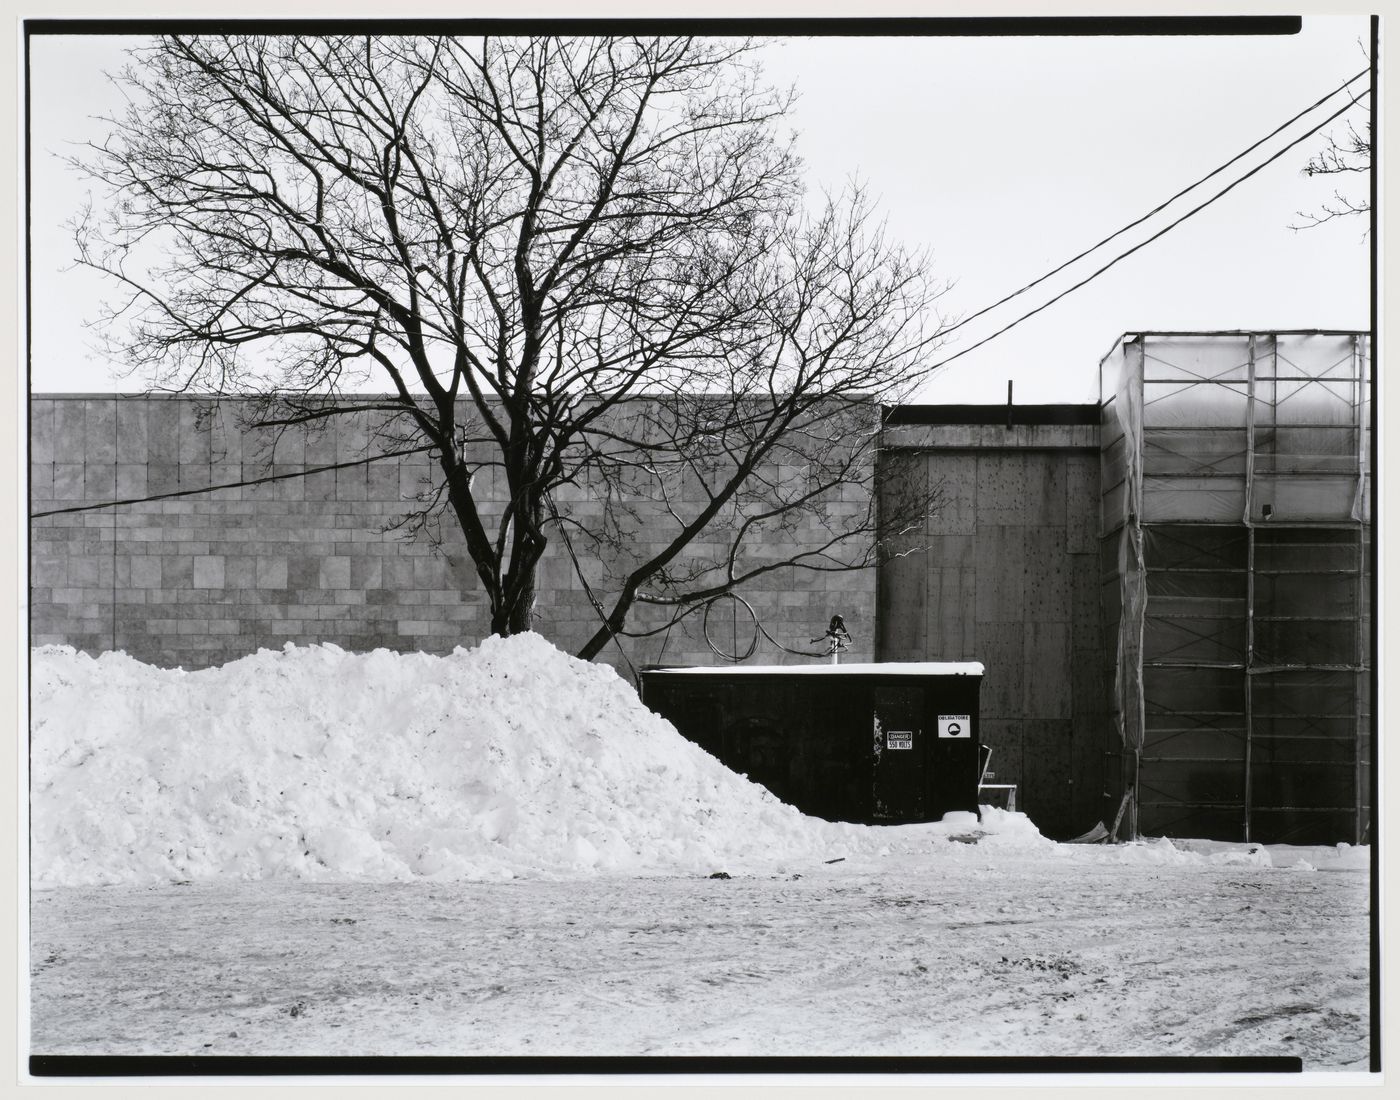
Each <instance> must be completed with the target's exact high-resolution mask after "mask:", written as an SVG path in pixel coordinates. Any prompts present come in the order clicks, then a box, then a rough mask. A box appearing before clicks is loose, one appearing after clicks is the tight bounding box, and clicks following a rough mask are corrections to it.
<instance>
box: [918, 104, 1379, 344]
mask: <svg viewBox="0 0 1400 1100" xmlns="http://www.w3.org/2000/svg"><path fill="white" fill-rule="evenodd" d="M1366 94H1368V93H1366V92H1363V93H1362V96H1364V95H1366ZM1360 99H1361V96H1358V97H1357V98H1356V99H1354V100H1352V101H1351V102H1350V103H1348V104H1347V105H1346V106H1345V107H1342V108H1341V109H1339V110H1336V111H1333V112H1332V114H1330V115H1328V116H1327V117H1326V118H1325V119H1323V120H1322V121H1321V122H1319V123H1318V124H1317V125H1316V126H1314V127H1313V128H1312V129H1311V130H1309V131H1307V133H1305V134H1303V135H1301V136H1300V137H1297V138H1294V139H1293V140H1292V141H1291V142H1289V143H1288V144H1287V145H1285V146H1284V147H1283V148H1282V149H1280V150H1279V151H1278V152H1277V153H1274V154H1273V155H1272V156H1271V157H1269V158H1268V160H1265V161H1263V162H1262V163H1260V164H1258V165H1256V166H1255V167H1254V168H1251V169H1250V170H1249V171H1248V172H1246V173H1245V174H1244V175H1242V176H1240V177H1239V179H1237V180H1235V181H1234V182H1233V183H1231V184H1229V185H1228V186H1227V187H1224V188H1222V189H1221V190H1220V191H1218V192H1216V193H1215V194H1214V195H1212V196H1211V197H1210V198H1208V199H1206V201H1205V202H1203V203H1201V204H1200V205H1198V206H1195V207H1192V208H1191V209H1190V210H1188V211H1187V212H1186V213H1185V214H1182V215H1181V216H1180V217H1179V218H1177V219H1176V220H1175V221H1172V222H1170V223H1168V224H1167V226H1166V227H1165V228H1163V229H1160V230H1158V231H1157V232H1156V233H1154V234H1152V236H1150V237H1148V238H1147V239H1146V240H1143V241H1140V242H1139V243H1137V244H1135V245H1134V246H1133V247H1132V248H1130V249H1128V250H1127V251H1126V252H1121V253H1119V254H1118V255H1117V256H1115V257H1114V258H1113V259H1111V260H1109V261H1108V263H1106V264H1104V265H1103V266H1102V267H1101V268H1099V269H1098V270H1097V271H1094V272H1093V273H1092V274H1090V275H1087V276H1085V277H1084V278H1083V279H1081V280H1079V282H1077V283H1075V284H1074V285H1073V286H1072V287H1070V288H1069V289H1068V290H1063V291H1061V292H1060V293H1059V294H1056V295H1055V297H1053V298H1051V299H1050V300H1049V301H1048V302H1046V303H1045V304H1044V305H1040V306H1037V307H1036V308H1035V309H1033V310H1031V311H1030V312H1029V313H1025V314H1022V315H1021V316H1020V317H1017V318H1016V320H1014V321H1012V322H1011V323H1010V324H1007V325H1003V326H1002V327H1001V328H999V329H997V330H996V332H994V333H992V334H991V335H990V336H987V337H984V338H983V339H981V340H978V341H977V343H975V344H970V345H969V346H967V347H965V348H963V349H962V351H959V352H955V353H953V354H952V355H950V356H948V357H947V358H946V359H940V360H939V361H938V362H937V363H935V364H933V366H932V367H930V368H929V370H937V369H938V368H939V367H942V366H946V365H947V364H949V363H951V362H952V361H953V360H954V359H958V358H960V357H961V356H964V355H966V354H967V353H968V352H970V351H976V350H977V349H978V348H980V347H981V346H982V345H983V344H986V343H989V342H990V341H992V340H995V339H996V338H997V337H998V336H1001V335H1002V334H1003V333H1006V332H1009V331H1010V330H1011V329H1013V328H1015V327H1016V326H1017V325H1019V324H1020V323H1021V322H1022V321H1028V320H1030V319H1031V318H1032V317H1034V316H1035V315H1036V314H1037V313H1040V312H1041V311H1042V310H1046V309H1049V308H1050V307H1051V306H1053V305H1054V304H1055V303H1056V302H1058V301H1059V300H1060V299H1061V298H1065V297H1067V296H1069V295H1070V294H1073V293H1074V292H1075V291H1076V290H1078V289H1079V288H1080V287H1082V286H1085V285H1087V284H1088V283H1091V282H1093V281H1094V280H1095V279H1097V278H1098V277H1099V276H1100V275H1102V274H1103V273H1104V272H1105V271H1107V270H1108V269H1109V268H1111V267H1113V266H1115V265H1116V264H1118V263H1119V262H1120V261H1122V260H1126V259H1127V258H1128V257H1129V256H1131V255H1132V254H1133V253H1134V252H1137V251H1138V250H1140V249H1142V248H1145V247H1147V246H1148V245H1149V244H1151V243H1152V242H1153V241H1155V240H1157V239H1158V238H1159V237H1161V236H1164V235H1165V234H1166V233H1168V232H1170V231H1171V230H1173V229H1175V228H1176V227H1177V226H1178V225H1180V224H1181V223H1182V222H1184V221H1186V220H1187V219H1188V218H1190V217H1192V216H1194V215H1196V214H1199V213H1200V212H1201V211H1202V210H1204V209H1205V208H1206V207H1207V206H1210V205H1211V204H1212V203H1214V202H1215V201H1216V200H1218V199H1222V198H1224V197H1225V196H1226V195H1228V194H1229V193H1230V192H1231V191H1233V190H1234V189H1235V188H1236V187H1238V186H1239V185H1240V184H1242V183H1243V182H1244V181H1245V180H1247V179H1249V178H1250V177H1251V176H1254V175H1257V174H1258V173H1259V172H1261V171H1263V170H1264V169H1265V168H1267V167H1268V166H1269V165H1270V164H1272V163H1273V162H1274V161H1276V160H1278V158H1279V157H1281V156H1283V154H1284V153H1286V152H1288V151H1289V150H1290V149H1292V148H1293V147H1294V146H1296V145H1300V144H1302V143H1303V142H1304V141H1306V140H1307V139H1308V138H1310V137H1312V136H1313V135H1314V134H1315V133H1317V132H1318V131H1319V130H1321V129H1322V128H1323V127H1324V126H1326V125H1327V124H1328V123H1330V122H1333V121H1334V120H1336V119H1338V118H1340V117H1341V116H1342V115H1343V114H1345V113H1346V112H1347V111H1349V110H1351V108H1352V107H1354V106H1355V105H1356V104H1357V103H1358V102H1360Z"/></svg>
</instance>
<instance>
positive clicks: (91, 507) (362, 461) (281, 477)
mask: <svg viewBox="0 0 1400 1100" xmlns="http://www.w3.org/2000/svg"><path fill="white" fill-rule="evenodd" d="M433 446H434V445H433V444H427V445H425V446H422V447H409V448H408V449H407V450H403V451H386V452H384V454H382V455H371V456H370V457H369V458H357V459H354V460H353V461H350V462H333V463H331V464H330V465H328V466H308V467H307V468H305V469H302V470H297V471H295V472H293V473H290V474H268V475H267V476H266V477H257V478H253V479H252V480H250V481H230V482H226V483H224V484H222V485H203V486H201V487H200V488H198V489H176V490H174V491H173V492H169V493H152V494H151V495H150V496H145V497H127V498H126V499H124V500H104V501H102V502H101V503H100V504H75V505H73V506H72V507H71V508H51V509H49V510H48V511H47V512H30V513H29V518H30V519H42V518H43V517H44V516H61V515H65V514H66V513H69V512H92V511H95V510H96V509H98V508H116V507H119V506H121V505H125V504H145V503H147V502H148V501H152V500H169V499H171V498H173V497H193V496H200V495H202V494H204V493H217V492H218V491H219V490H220V489H241V488H243V487H245V486H249V485H264V484H266V483H267V482H269V481H286V480H288V479H289V478H294V477H309V476H311V475H312V474H324V473H329V472H330V471H331V470H345V469H349V468H350V467H352V466H367V465H369V464H370V463H371V462H378V461H380V460H381V459H385V458H402V457H403V456H404V455H414V454H420V453H421V452H423V451H431V450H432V449H433Z"/></svg>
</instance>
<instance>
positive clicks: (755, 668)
mask: <svg viewBox="0 0 1400 1100" xmlns="http://www.w3.org/2000/svg"><path fill="white" fill-rule="evenodd" d="M647 671H649V672H684V673H693V674H697V675H704V674H706V673H711V674H714V673H718V674H723V675H731V676H732V675H749V676H756V675H764V674H766V675H770V676H771V675H773V674H775V673H779V674H782V675H788V674H789V673H792V674H797V675H801V676H981V675H982V674H983V673H984V672H985V671H986V670H985V669H984V668H983V666H982V662H981V661H888V662H884V663H877V664H850V665H829V664H827V665H705V666H694V667H681V668H654V669H648V670H647Z"/></svg>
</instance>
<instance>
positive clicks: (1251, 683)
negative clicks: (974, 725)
mask: <svg viewBox="0 0 1400 1100" xmlns="http://www.w3.org/2000/svg"><path fill="white" fill-rule="evenodd" d="M1099 384H1100V405H1101V410H1102V422H1101V438H1100V444H1101V462H1102V470H1101V474H1102V477H1101V482H1100V484H1101V486H1102V500H1101V518H1102V525H1101V531H1100V533H1101V538H1102V541H1101V547H1102V552H1103V571H1102V573H1103V576H1102V579H1103V590H1102V593H1103V599H1102V606H1103V610H1104V615H1105V624H1106V627H1107V630H1108V633H1107V634H1106V637H1109V638H1116V640H1117V644H1116V646H1115V647H1114V649H1113V652H1112V653H1110V659H1111V661H1112V664H1113V668H1112V673H1113V685H1114V688H1113V700H1112V708H1111V709H1112V712H1113V717H1114V722H1113V726H1114V728H1115V730H1116V733H1117V736H1116V737H1115V738H1114V741H1113V743H1112V744H1111V746H1110V749H1109V756H1110V758H1111V764H1112V765H1113V766H1110V768H1109V780H1110V782H1109V784H1108V786H1109V794H1110V798H1111V799H1112V800H1113V802H1114V804H1115V805H1116V806H1117V807H1118V808H1119V809H1120V811H1122V812H1121V813H1120V815H1119V816H1120V817H1121V819H1122V822H1123V828H1121V829H1120V835H1128V836H1138V835H1148V836H1164V835H1165V836H1193V837H1206V838H1212V839H1220V840H1246V841H1263V842H1278V843H1298V844H1303V843H1335V842H1337V841H1349V842H1352V843H1362V842H1365V841H1367V840H1368V839H1369V832H1370V820H1371V799H1370V790H1371V774H1370V769H1371V758H1372V749H1371V736H1372V728H1371V727H1372V707H1371V701H1372V687H1373V679H1372V677H1371V667H1372V666H1371V630H1372V603H1373V600H1372V586H1371V583H1370V578H1371V572H1372V563H1371V537H1370V532H1371V515H1370V508H1371V485H1370V470H1371V455H1370V447H1371V393H1370V340H1369V337H1368V336H1367V335H1365V334H1362V333H1340V332H1306V333H1305V332H1290V333H1283V332H1279V333H1214V334H1176V333H1153V334H1140V335H1134V336H1127V337H1124V338H1123V339H1122V340H1121V341H1120V342H1119V344H1118V346H1117V347H1115V349H1114V350H1113V351H1112V352H1111V353H1110V354H1109V355H1108V356H1107V357H1106V358H1105V359H1104V360H1103V362H1102V363H1101V365H1100V375H1099ZM1115 788H1116V789H1115ZM1110 812H1112V811H1111V810H1110Z"/></svg>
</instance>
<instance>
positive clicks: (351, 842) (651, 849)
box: [31, 634, 1053, 886]
mask: <svg viewBox="0 0 1400 1100" xmlns="http://www.w3.org/2000/svg"><path fill="white" fill-rule="evenodd" d="M31 698H32V713H31V718H32V721H31V729H32V745H31V782H32V790H31V838H32V848H31V853H32V857H31V858H32V868H33V876H32V877H33V880H34V882H35V883H36V885H41V886H56V885H94V884H104V883H140V882H161V881H170V880H172V879H174V880H195V879H213V878H245V879H260V878H307V879H340V880H347V879H359V880H368V881H398V880H407V879H414V878H419V877H429V878H445V879H464V878H470V879H482V878H510V877H514V876H517V875H527V876H555V875H571V874H578V873H591V872H597V871H623V872H645V871H674V872H710V871H715V870H720V869H725V868H728V869H730V870H735V869H738V868H740V867H745V866H747V867H753V868H756V867H780V866H782V865H783V864H784V863H785V862H789V861H791V862H800V863H801V864H803V865H809V864H812V863H821V862H824V861H826V860H833V859H839V858H843V857H847V856H853V855H862V854H865V855H871V856H882V855H887V854H890V853H911V854H920V855H924V854H927V853H929V852H930V851H932V850H934V849H935V848H936V849H940V850H942V851H943V852H945V853H947V854H948V855H949V858H960V853H959V852H958V851H957V850H958V849H962V852H964V853H965V852H967V851H968V846H967V845H965V844H954V843H947V841H949V840H950V839H954V838H955V839H963V840H965V839H967V837H968V834H973V835H975V836H976V837H977V839H978V840H979V841H981V842H984V843H986V842H994V843H995V844H996V845H998V846H999V847H1003V848H1011V849H1021V850H1024V849H1038V848H1040V847H1045V848H1052V847H1053V845H1052V844H1051V843H1050V842H1049V841H1047V840H1045V838H1043V837H1042V836H1040V834H1039V833H1038V832H1037V831H1036V830H1035V827H1034V826H1033V825H1031V824H1030V822H1029V821H1028V820H1027V819H1026V818H1025V816H1024V815H1022V814H1006V813H1004V812H1002V811H988V813H987V814H986V815H985V818H986V819H985V820H984V821H983V822H981V823H979V822H978V821H977V819H976V817H975V816H974V815H971V814H965V815H949V818H948V820H946V821H944V822H941V823H937V824H932V825H919V826H905V827H900V828H894V829H891V828H870V827H861V826H854V825H839V824H832V823H828V822H824V821H820V820H818V819H815V818H809V817H805V816H804V815H802V814H800V813H799V812H798V811H796V810H795V809H793V808H792V807H790V806H786V805H784V804H783V803H781V802H779V801H778V800H777V799H776V798H774V797H773V796H772V795H771V794H770V793H769V792H768V791H767V790H765V789H764V788H762V787H760V786H758V785H756V784H753V783H750V782H749V781H748V780H746V779H744V778H743V777H742V776H738V775H736V774H735V773H733V772H732V771H730V770H729V769H728V768H725V767H724V766H723V765H721V764H720V763H719V762H718V761H717V760H715V759H714V758H713V757H711V756H710V755H709V754H708V753H706V752H704V751H703V750H701V749H700V748H698V747H697V746H695V745H692V744H691V743H690V742H688V741H686V740H685V739H684V738H682V737H681V736H680V735H679V734H678V733H677V732H676V731H675V729H674V728H673V727H672V726H671V725H670V724H669V723H667V722H665V721H664V720H662V719H661V718H659V717H657V716H656V715H654V714H652V713H651V712H650V711H648V710H647V709H646V708H645V707H644V706H642V704H641V701H640V700H639V699H638V698H637V695H636V693H635V692H634V691H633V690H632V689H631V687H630V686H629V685H627V684H626V683H625V682H624V681H623V680H621V679H620V678H619V677H618V676H617V674H616V673H615V672H614V671H613V670H612V669H611V668H609V667H607V666H603V665H592V664H588V663H586V662H582V661H577V660H574V659H573V658H571V657H568V656H566V655H565V654H563V653H561V652H560V651H559V650H557V649H555V648H554V647H553V646H551V645H550V644H549V643H548V642H546V641H545V640H544V639H543V638H541V637H539V636H537V635H531V634H526V635H519V636H516V637H513V638H509V639H502V638H490V639H488V640H487V641H486V642H484V643H483V644H482V645H480V646H478V647H477V648H475V649H472V650H462V649H458V650H457V651H456V652H454V653H453V654H452V655H451V656H449V657H434V656H430V655H427V654H409V655H404V654H397V653H391V652H389V651H387V650H378V651H376V652H374V653H368V654H351V653H346V652H345V651H343V650H341V649H339V648H337V647H336V646H332V645H323V646H311V647H302V648H298V647H295V646H292V645H288V646H287V647H286V648H285V649H284V650H282V651H280V652H276V651H269V650H263V651H260V652H259V653H257V654H255V655H253V656H250V657H245V658H243V659H241V660H238V661H234V662H231V663H230V664H227V665H224V666H223V667H221V668H212V669H205V670H202V671H198V672H185V671H183V670H180V669H173V670H167V669H159V668H155V667H153V666H150V665H145V664H142V663H141V662H139V661H136V660H134V659H132V658H130V657H127V656H126V655H125V654H121V653H115V654H113V653H108V654H104V655H103V656H101V657H99V658H92V657H89V656H87V655H84V654H79V653H76V652H75V651H74V650H72V649H71V648H68V647H45V648H43V649H39V650H36V651H34V659H33V664H32V696H31ZM962 818H966V819H967V820H965V821H964V820H962Z"/></svg>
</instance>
